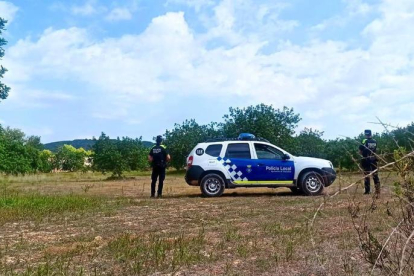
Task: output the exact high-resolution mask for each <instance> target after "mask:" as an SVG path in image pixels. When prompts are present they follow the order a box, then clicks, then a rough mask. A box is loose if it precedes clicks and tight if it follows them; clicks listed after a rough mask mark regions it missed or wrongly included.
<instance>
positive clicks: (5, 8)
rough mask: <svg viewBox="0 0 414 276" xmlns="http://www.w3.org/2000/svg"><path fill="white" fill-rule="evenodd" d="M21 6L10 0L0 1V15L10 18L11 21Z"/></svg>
mask: <svg viewBox="0 0 414 276" xmlns="http://www.w3.org/2000/svg"><path fill="white" fill-rule="evenodd" d="M18 10H19V8H18V7H17V6H15V5H14V4H13V3H11V2H8V1H0V17H2V18H4V19H6V20H8V22H9V23H11V22H12V21H13V19H14V17H15V16H16V13H17V11H18Z"/></svg>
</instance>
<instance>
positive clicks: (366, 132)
mask: <svg viewBox="0 0 414 276" xmlns="http://www.w3.org/2000/svg"><path fill="white" fill-rule="evenodd" d="M364 133H365V135H366V136H372V131H371V130H370V129H366V130H365V131H364Z"/></svg>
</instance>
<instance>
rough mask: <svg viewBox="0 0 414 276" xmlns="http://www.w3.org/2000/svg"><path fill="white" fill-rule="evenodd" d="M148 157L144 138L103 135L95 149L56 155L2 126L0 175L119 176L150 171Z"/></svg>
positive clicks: (70, 149)
mask: <svg viewBox="0 0 414 276" xmlns="http://www.w3.org/2000/svg"><path fill="white" fill-rule="evenodd" d="M147 154H148V148H147V147H145V146H144V145H143V143H142V140H141V138H140V139H131V138H128V137H124V138H122V139H119V138H118V139H110V138H109V137H108V136H107V135H105V134H104V133H102V135H101V136H100V137H99V139H97V140H96V139H95V144H94V146H93V149H92V150H88V151H87V150H85V149H83V148H79V149H76V148H74V147H73V146H71V145H63V146H62V147H60V148H59V149H58V150H57V152H55V153H53V152H51V151H50V150H45V149H43V145H42V144H41V143H40V137H37V136H29V137H27V136H26V135H25V134H24V133H23V132H22V131H20V130H18V129H11V128H3V127H2V126H1V125H0V160H1V162H0V172H2V173H5V174H13V175H17V174H28V173H29V174H30V173H38V172H43V173H49V172H52V171H54V170H59V171H70V172H76V171H83V172H84V171H88V170H95V171H99V172H102V173H107V172H111V173H112V174H113V175H114V176H118V177H120V176H122V174H123V172H124V171H130V170H144V169H146V168H148V167H149V164H148V162H147Z"/></svg>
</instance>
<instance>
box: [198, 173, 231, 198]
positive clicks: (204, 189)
mask: <svg viewBox="0 0 414 276" xmlns="http://www.w3.org/2000/svg"><path fill="white" fill-rule="evenodd" d="M224 186H225V185H224V179H223V178H222V177H221V176H220V175H218V174H215V173H210V174H207V175H206V176H204V177H203V179H202V180H201V183H200V189H201V193H202V194H203V195H204V196H207V197H215V196H221V195H222V194H223V192H224V188H225V187H224Z"/></svg>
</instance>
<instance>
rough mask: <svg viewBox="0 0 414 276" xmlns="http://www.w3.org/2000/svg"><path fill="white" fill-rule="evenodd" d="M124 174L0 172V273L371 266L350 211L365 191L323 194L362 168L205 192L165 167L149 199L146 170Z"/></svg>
mask: <svg viewBox="0 0 414 276" xmlns="http://www.w3.org/2000/svg"><path fill="white" fill-rule="evenodd" d="M128 176H129V177H128V179H127V180H122V181H107V180H105V177H104V176H102V175H98V174H93V173H86V174H73V173H61V174H50V175H36V176H26V177H7V178H6V177H2V178H1V180H0V275H366V274H370V273H371V267H370V266H369V265H367V264H366V263H365V262H364V259H363V256H362V254H361V253H360V250H359V248H358V246H359V243H358V239H357V235H356V233H355V230H354V228H353V224H352V221H351V219H350V215H349V212H348V207H349V204H350V202H351V198H354V199H355V200H356V201H357V202H360V204H361V208H364V206H366V205H369V204H370V203H371V202H372V200H371V197H370V196H363V195H362V192H363V190H362V185H357V186H355V187H353V188H351V189H349V190H348V191H347V192H343V193H341V194H339V195H338V196H335V197H330V196H329V195H330V194H333V193H334V192H336V191H338V189H339V187H340V186H342V187H345V186H346V185H347V184H350V183H352V182H354V181H356V180H358V179H359V178H360V175H350V174H349V175H341V176H340V178H339V179H338V180H337V181H336V182H335V183H334V185H333V186H332V187H330V188H328V189H326V192H325V193H326V195H325V196H319V197H305V196H297V195H293V194H292V193H291V192H290V190H288V189H284V188H282V189H267V188H263V189H243V188H240V189H235V190H227V191H226V192H225V194H224V196H222V197H220V198H203V197H201V196H200V190H199V189H198V188H197V187H190V186H187V184H186V183H185V182H184V179H183V175H182V174H177V173H176V174H171V173H170V174H169V175H168V176H167V180H166V183H165V197H164V198H163V199H150V198H149V176H148V175H146V174H145V173H144V174H142V173H141V174H133V173H131V174H130V175H128ZM382 177H383V178H385V175H384V174H383V175H382ZM383 182H385V183H384V184H385V185H384V186H385V187H384V190H383V195H382V197H381V199H380V200H379V201H378V202H377V208H376V210H375V212H373V213H372V214H370V221H371V225H374V226H375V231H377V232H378V233H383V234H384V236H386V235H387V233H388V232H389V231H390V230H389V229H390V227H391V226H392V225H390V221H389V219H388V218H387V214H386V203H387V202H388V201H390V200H391V199H392V195H391V191H392V189H391V187H390V185H392V183H393V181H392V179H384V181H383ZM388 185H389V186H388ZM322 202H325V206H324V207H323V208H322V209H321V210H320V212H319V213H318V215H317V216H316V219H315V220H314V224H312V220H313V217H314V214H315V211H316V210H317V209H318V207H319V206H320V204H321V203H322ZM312 225H313V227H312ZM374 275H380V272H379V271H376V272H374Z"/></svg>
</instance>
